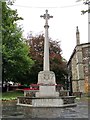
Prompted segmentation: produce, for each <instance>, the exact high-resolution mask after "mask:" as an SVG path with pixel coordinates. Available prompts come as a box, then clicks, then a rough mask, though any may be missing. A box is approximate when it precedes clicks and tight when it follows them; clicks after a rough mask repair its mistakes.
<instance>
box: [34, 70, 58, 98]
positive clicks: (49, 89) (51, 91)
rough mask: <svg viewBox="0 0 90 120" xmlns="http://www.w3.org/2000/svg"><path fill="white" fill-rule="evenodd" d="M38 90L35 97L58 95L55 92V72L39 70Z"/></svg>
mask: <svg viewBox="0 0 90 120" xmlns="http://www.w3.org/2000/svg"><path fill="white" fill-rule="evenodd" d="M38 84H41V85H40V86H39V92H36V97H59V93H58V92H56V86H55V85H56V81H55V74H54V72H52V71H40V72H39V74H38Z"/></svg>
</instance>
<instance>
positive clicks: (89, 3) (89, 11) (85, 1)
mask: <svg viewBox="0 0 90 120" xmlns="http://www.w3.org/2000/svg"><path fill="white" fill-rule="evenodd" d="M80 1H84V2H83V4H85V5H90V0H77V2H80ZM81 12H82V14H85V13H87V12H88V13H90V8H89V9H88V10H82V11H81Z"/></svg>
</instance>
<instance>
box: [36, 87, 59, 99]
mask: <svg viewBox="0 0 90 120" xmlns="http://www.w3.org/2000/svg"><path fill="white" fill-rule="evenodd" d="M36 97H59V92H56V88H55V86H49V85H43V86H39V92H36Z"/></svg>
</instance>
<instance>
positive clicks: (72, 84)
mask: <svg viewBox="0 0 90 120" xmlns="http://www.w3.org/2000/svg"><path fill="white" fill-rule="evenodd" d="M67 67H68V71H69V72H68V89H69V90H70V91H71V92H73V93H74V92H82V93H88V91H89V90H90V83H89V80H90V42H88V43H83V44H80V33H79V29H78V27H77V28H76V46H75V48H74V50H73V52H72V54H71V57H70V59H69V61H68V63H67Z"/></svg>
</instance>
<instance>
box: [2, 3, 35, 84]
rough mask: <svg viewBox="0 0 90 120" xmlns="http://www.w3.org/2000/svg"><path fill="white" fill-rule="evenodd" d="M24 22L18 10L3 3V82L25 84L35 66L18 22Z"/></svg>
mask: <svg viewBox="0 0 90 120" xmlns="http://www.w3.org/2000/svg"><path fill="white" fill-rule="evenodd" d="M18 20H23V19H22V18H21V17H19V16H18V13H17V10H12V9H11V8H10V7H8V5H7V4H6V2H2V40H3V42H2V65H3V70H2V80H3V82H4V81H6V82H8V81H13V82H20V83H24V82H25V80H26V78H27V74H28V72H29V71H30V68H31V66H32V64H33V61H32V59H31V58H30V57H29V55H28V54H29V47H28V46H27V45H26V44H25V42H24V39H23V37H22V32H23V31H22V28H21V27H20V26H19V27H18V26H17V21H18Z"/></svg>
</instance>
